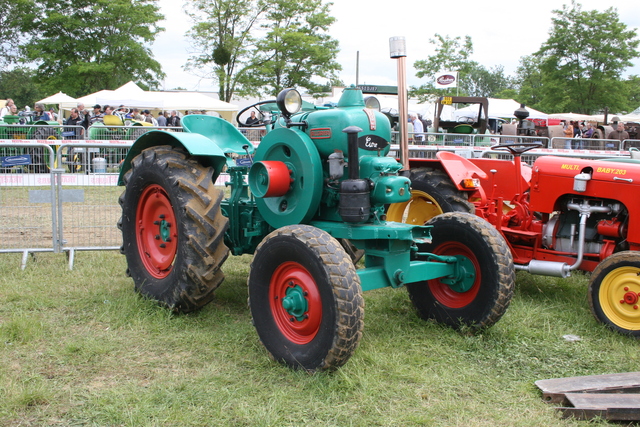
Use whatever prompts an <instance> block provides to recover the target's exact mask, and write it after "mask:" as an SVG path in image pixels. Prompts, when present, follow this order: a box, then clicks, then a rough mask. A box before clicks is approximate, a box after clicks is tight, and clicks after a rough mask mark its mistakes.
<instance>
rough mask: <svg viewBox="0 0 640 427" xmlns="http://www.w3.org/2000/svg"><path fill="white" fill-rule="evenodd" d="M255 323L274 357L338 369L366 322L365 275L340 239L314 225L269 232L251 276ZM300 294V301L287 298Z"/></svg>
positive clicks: (299, 365) (314, 368)
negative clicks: (357, 268)
mask: <svg viewBox="0 0 640 427" xmlns="http://www.w3.org/2000/svg"><path fill="white" fill-rule="evenodd" d="M248 285H249V307H250V308H251V315H252V318H253V323H254V326H255V328H256V331H257V332H258V336H259V337H260V341H261V342H262V344H263V345H264V346H265V348H266V349H267V351H268V352H269V354H270V355H271V357H272V358H273V359H274V360H276V361H278V362H280V363H283V364H285V365H287V366H290V367H293V368H297V369H305V370H307V371H323V370H329V371H330V370H335V369H337V368H338V367H340V366H342V365H343V364H344V363H346V361H347V360H348V359H349V357H351V355H352V354H353V352H354V351H355V349H356V347H357V346H358V343H359V342H360V338H361V336H362V328H363V325H364V299H363V297H362V289H361V287H360V278H359V276H358V274H357V273H356V269H355V267H354V265H353V263H352V262H351V259H350V258H349V256H348V255H347V254H346V252H345V251H344V249H343V248H342V246H341V245H340V243H339V242H338V241H337V240H336V239H334V238H333V237H331V235H329V234H328V233H327V232H325V231H323V230H320V229H318V228H315V227H312V226H309V225H291V226H286V227H282V228H279V229H277V230H275V231H273V232H272V233H271V234H269V235H268V236H267V237H266V238H265V239H264V240H263V241H262V242H261V243H260V245H259V246H258V247H257V249H256V251H255V255H254V257H253V261H252V262H251V271H250V273H249V279H248ZM294 297H297V305H295V306H294V305H293V304H287V303H285V299H287V298H289V299H291V298H294Z"/></svg>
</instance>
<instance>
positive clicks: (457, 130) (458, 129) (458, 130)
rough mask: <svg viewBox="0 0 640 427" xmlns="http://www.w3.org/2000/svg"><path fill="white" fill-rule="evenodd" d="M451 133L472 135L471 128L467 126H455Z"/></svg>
mask: <svg viewBox="0 0 640 427" xmlns="http://www.w3.org/2000/svg"><path fill="white" fill-rule="evenodd" d="M453 133H466V134H470V133H473V126H471V125H467V124H461V125H457V126H456V127H454V128H453Z"/></svg>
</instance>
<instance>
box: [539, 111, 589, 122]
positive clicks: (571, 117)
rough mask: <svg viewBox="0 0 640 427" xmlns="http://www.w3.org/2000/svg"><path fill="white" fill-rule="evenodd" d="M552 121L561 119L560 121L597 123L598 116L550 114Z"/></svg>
mask: <svg viewBox="0 0 640 427" xmlns="http://www.w3.org/2000/svg"><path fill="white" fill-rule="evenodd" d="M549 118H550V119H560V120H569V121H585V122H590V121H597V120H598V117H597V116H590V115H588V114H577V113H554V114H549Z"/></svg>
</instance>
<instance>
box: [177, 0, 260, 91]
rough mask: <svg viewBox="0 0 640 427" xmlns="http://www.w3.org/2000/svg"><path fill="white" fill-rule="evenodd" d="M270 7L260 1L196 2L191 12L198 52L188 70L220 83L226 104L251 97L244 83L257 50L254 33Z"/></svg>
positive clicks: (192, 4)
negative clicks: (239, 98)
mask: <svg viewBox="0 0 640 427" xmlns="http://www.w3.org/2000/svg"><path fill="white" fill-rule="evenodd" d="M266 7H267V5H266V3H262V2H261V1H260V0H250V1H237V0H195V1H193V2H192V3H191V6H190V9H187V14H188V15H189V17H190V18H191V19H192V20H193V22H194V25H193V27H192V28H191V30H189V31H188V32H187V36H189V37H190V38H191V41H192V48H193V50H194V52H193V54H192V56H191V57H190V58H189V61H188V62H187V65H186V67H185V68H186V69H187V70H195V71H197V72H202V73H203V74H201V76H202V77H203V78H209V79H213V80H216V81H217V82H218V96H219V97H220V99H221V100H223V101H226V102H230V101H231V98H232V97H233V95H234V93H235V92H238V93H239V94H240V95H247V94H250V91H248V92H247V91H245V90H244V85H243V83H244V82H245V73H246V71H247V63H248V62H249V61H250V58H251V55H252V52H254V50H255V46H254V38H253V35H252V30H253V28H254V26H255V25H256V22H257V20H258V19H259V18H260V17H261V16H262V15H263V14H264V12H265V10H266Z"/></svg>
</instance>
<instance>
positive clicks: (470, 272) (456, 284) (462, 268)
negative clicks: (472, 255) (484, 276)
mask: <svg viewBox="0 0 640 427" xmlns="http://www.w3.org/2000/svg"><path fill="white" fill-rule="evenodd" d="M455 257H456V258H457V260H458V262H457V265H458V267H457V268H456V274H455V275H454V276H453V277H444V278H442V279H440V281H441V282H442V283H444V284H445V285H449V287H450V288H451V289H452V290H454V291H456V292H467V291H468V290H469V289H471V287H472V286H473V284H474V282H475V281H476V268H475V266H474V265H473V262H471V260H470V259H469V258H467V257H466V256H464V255H455Z"/></svg>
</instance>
